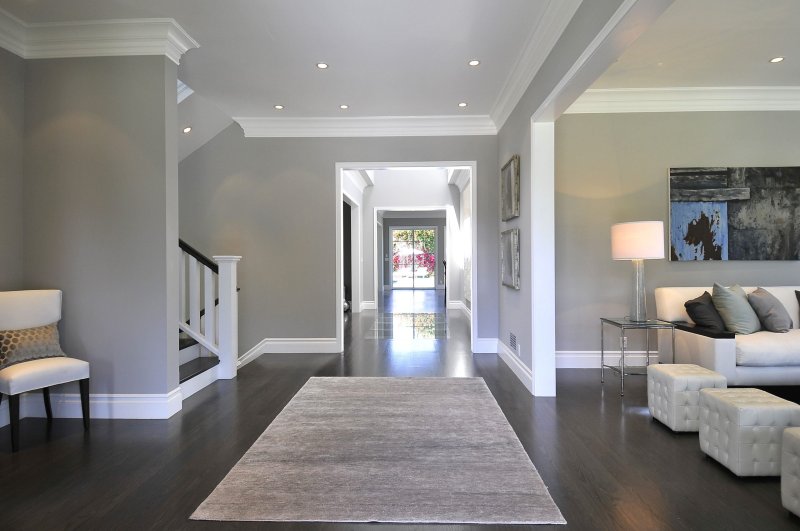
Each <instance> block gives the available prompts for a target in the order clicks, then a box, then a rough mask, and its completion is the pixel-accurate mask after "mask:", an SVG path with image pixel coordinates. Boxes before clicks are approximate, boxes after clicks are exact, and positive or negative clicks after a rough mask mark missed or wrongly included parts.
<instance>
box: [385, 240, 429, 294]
mask: <svg viewBox="0 0 800 531" xmlns="http://www.w3.org/2000/svg"><path fill="white" fill-rule="evenodd" d="M390 236H391V245H392V289H434V288H436V280H437V278H436V259H437V253H436V248H437V247H436V246H437V242H436V239H437V234H436V227H414V228H411V227H408V228H392V229H391V234H390Z"/></svg>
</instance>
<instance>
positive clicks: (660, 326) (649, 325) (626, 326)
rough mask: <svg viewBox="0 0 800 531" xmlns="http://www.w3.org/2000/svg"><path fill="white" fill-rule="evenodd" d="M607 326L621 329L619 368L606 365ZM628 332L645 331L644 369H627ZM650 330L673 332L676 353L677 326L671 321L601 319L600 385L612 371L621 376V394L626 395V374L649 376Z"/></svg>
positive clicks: (624, 318)
mask: <svg viewBox="0 0 800 531" xmlns="http://www.w3.org/2000/svg"><path fill="white" fill-rule="evenodd" d="M606 325H611V326H616V327H617V328H619V345H620V357H619V366H614V365H606V360H605V354H606V350H605V333H604V332H605V327H606ZM628 330H644V331H645V337H646V340H645V345H646V356H647V357H646V361H645V366H644V367H626V366H625V354H626V351H627V348H626V345H625V343H626V341H625V339H626V337H627V331H628ZM650 330H670V331H671V332H672V352H673V353H674V352H675V325H674V324H672V323H670V322H669V321H662V320H660V319H649V320H647V321H631V320H630V319H628V318H627V317H601V318H600V383H605V370H606V369H610V370H612V371H614V372H615V373H616V374H618V375H619V394H620V396H622V395H624V394H625V375H626V374H629V375H630V374H647V365H650Z"/></svg>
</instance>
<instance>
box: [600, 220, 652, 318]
mask: <svg viewBox="0 0 800 531" xmlns="http://www.w3.org/2000/svg"><path fill="white" fill-rule="evenodd" d="M611 258H613V259H614V260H631V261H632V262H633V267H634V276H633V299H632V302H631V314H630V316H629V318H630V319H631V321H646V320H647V304H646V300H647V299H646V296H645V290H644V260H652V259H660V258H664V222H663V221H632V222H629V223H617V224H616V225H612V226H611Z"/></svg>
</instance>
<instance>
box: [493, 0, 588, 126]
mask: <svg viewBox="0 0 800 531" xmlns="http://www.w3.org/2000/svg"><path fill="white" fill-rule="evenodd" d="M581 1H582V0H550V1H549V2H548V4H547V7H546V8H545V11H544V13H543V14H542V17H541V18H540V19H539V23H538V24H536V26H534V28H533V30H532V31H531V33H530V34H529V35H528V38H527V40H526V41H525V44H524V46H523V49H522V52H521V53H520V55H519V57H517V60H516V62H515V63H514V67H513V68H512V69H511V73H510V74H509V75H508V77H507V78H506V81H505V83H503V88H502V89H501V90H500V94H499V95H498V96H497V99H496V100H495V102H494V105H492V109H491V111H490V112H489V115H490V116H491V117H492V120H493V121H494V123H495V126H496V127H497V129H500V128H502V127H503V124H505V123H506V120H508V117H509V116H510V115H511V112H512V111H513V110H514V107H516V106H517V103H519V100H520V99H521V98H522V96H523V94H525V91H526V90H528V87H529V86H530V84H531V82H532V81H533V78H534V77H535V76H536V73H537V72H538V71H539V68H541V67H542V64H544V61H545V59H547V56H548V55H550V52H551V51H552V50H553V47H554V46H555V45H556V42H558V39H559V37H561V34H562V33H563V32H564V29H566V27H567V24H569V21H570V20H572V17H573V16H574V15H575V12H576V11H577V10H578V7H580V5H581Z"/></svg>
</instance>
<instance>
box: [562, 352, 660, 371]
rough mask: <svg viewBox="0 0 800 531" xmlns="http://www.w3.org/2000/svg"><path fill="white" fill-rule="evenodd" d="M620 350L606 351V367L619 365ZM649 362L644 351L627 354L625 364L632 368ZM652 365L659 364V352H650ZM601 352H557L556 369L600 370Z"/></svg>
mask: <svg viewBox="0 0 800 531" xmlns="http://www.w3.org/2000/svg"><path fill="white" fill-rule="evenodd" d="M619 357H620V352H619V350H614V351H606V353H605V362H606V365H617V364H618V363H619ZM646 360H647V352H645V351H643V350H631V351H627V352H625V363H626V364H628V365H631V366H635V365H644V364H645V361H646ZM650 363H658V352H657V351H651V352H650ZM599 368H600V351H599V350H559V351H556V369H599Z"/></svg>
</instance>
